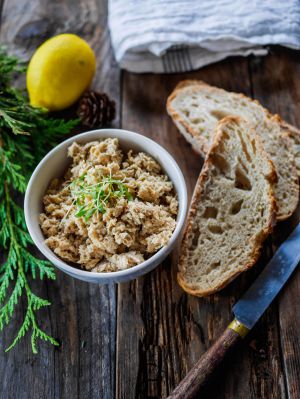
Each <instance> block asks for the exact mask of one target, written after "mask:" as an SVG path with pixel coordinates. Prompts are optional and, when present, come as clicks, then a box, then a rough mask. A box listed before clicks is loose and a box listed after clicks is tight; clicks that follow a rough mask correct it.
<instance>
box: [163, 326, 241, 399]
mask: <svg viewBox="0 0 300 399" xmlns="http://www.w3.org/2000/svg"><path fill="white" fill-rule="evenodd" d="M248 331H249V330H248V329H247V328H246V327H245V326H244V325H243V324H241V323H239V322H238V321H237V320H236V319H235V320H234V321H233V322H232V323H231V324H230V325H229V326H228V327H227V328H226V330H225V331H224V332H223V334H222V335H221V337H220V338H219V339H218V340H217V341H216V342H215V343H214V344H213V346H212V347H211V348H210V349H209V350H208V351H207V352H206V353H204V355H203V356H202V357H201V358H200V360H199V361H198V362H197V363H196V364H195V366H194V367H193V368H192V369H191V370H190V371H189V373H188V374H187V375H186V376H185V378H184V379H183V380H182V381H181V382H180V383H179V385H178V386H177V387H176V388H175V389H174V391H173V392H172V393H171V394H170V396H169V397H168V399H191V398H195V397H196V395H197V393H198V392H199V390H200V388H201V387H203V386H204V385H205V383H206V382H207V380H208V379H209V377H210V376H211V374H212V373H213V371H214V370H215V369H216V367H217V366H218V365H219V364H220V363H221V361H222V360H223V358H224V357H225V355H226V354H227V353H228V352H229V351H230V349H232V348H233V347H234V346H235V345H236V344H237V343H238V342H240V341H241V340H242V338H243V337H244V336H245V335H246V334H247V332H248Z"/></svg>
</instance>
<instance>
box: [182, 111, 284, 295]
mask: <svg viewBox="0 0 300 399" xmlns="http://www.w3.org/2000/svg"><path fill="white" fill-rule="evenodd" d="M274 179H276V173H275V170H274V166H273V164H272V162H270V161H269V159H268V156H267V154H266V152H265V151H264V148H263V145H262V143H261V140H260V138H259V137H258V136H257V134H256V133H255V131H254V130H253V129H252V127H251V125H249V123H248V122H246V121H245V120H243V119H241V118H238V117H226V118H224V119H223V120H222V121H221V122H219V124H218V126H217V128H216V134H215V136H214V139H213V143H212V145H211V148H210V150H209V151H208V153H207V157H206V159H205V162H204V166H203V168H202V171H201V173H200V176H199V179H198V182H197V184H196V187H195V191H194V194H193V198H192V202H191V207H190V210H189V215H188V219H187V224H186V228H185V233H184V236H183V241H182V246H181V254H180V258H179V272H178V282H179V284H180V285H181V286H182V288H183V289H184V290H185V291H187V292H188V293H190V294H193V295H198V296H206V295H210V294H212V293H214V292H216V291H218V290H220V289H221V288H223V287H224V286H225V285H226V284H228V283H229V282H230V281H231V280H233V279H234V278H235V277H236V276H237V275H238V274H240V273H241V272H243V271H245V270H247V269H249V268H250V267H251V266H253V265H254V264H255V262H256V261H257V259H258V257H259V254H260V250H261V247H262V243H263V241H264V240H265V238H266V237H267V235H268V234H269V233H270V232H271V231H272V228H273V225H274V224H275V220H276V201H275V198H274V194H273V189H272V185H273V183H272V182H274Z"/></svg>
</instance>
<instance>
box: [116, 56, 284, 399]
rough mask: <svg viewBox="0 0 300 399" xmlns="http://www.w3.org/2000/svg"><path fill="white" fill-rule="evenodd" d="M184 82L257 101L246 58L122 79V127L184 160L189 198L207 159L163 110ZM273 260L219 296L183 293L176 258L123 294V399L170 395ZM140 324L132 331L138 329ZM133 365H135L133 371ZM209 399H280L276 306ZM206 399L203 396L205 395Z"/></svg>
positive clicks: (120, 360) (119, 382)
mask: <svg viewBox="0 0 300 399" xmlns="http://www.w3.org/2000/svg"><path fill="white" fill-rule="evenodd" d="M184 78H198V79H203V80H205V81H207V82H208V83H210V84H215V85H218V86H220V87H224V88H225V89H228V90H233V91H242V92H244V93H246V94H247V95H251V92H252V87H251V81H250V79H249V75H248V64H247V61H246V60H243V59H234V60H230V61H226V62H222V63H220V64H218V65H214V66H210V67H208V68H205V69H203V70H201V71H199V72H196V73H193V74H185V75H169V76H166V75H156V76H154V75H134V74H130V73H125V74H124V80H123V108H122V115H123V118H122V127H123V128H125V129H131V130H134V131H137V132H140V133H143V134H145V135H148V136H149V137H151V138H153V139H155V140H156V141H158V142H159V143H161V144H162V145H164V146H165V147H166V148H167V149H168V150H169V151H170V152H171V154H173V155H174V157H175V159H176V160H177V161H178V163H179V165H180V167H181V168H182V171H183V173H184V175H185V177H186V179H187V184H188V190H189V194H191V192H192V190H193V187H194V184H195V181H196V178H197V176H198V173H199V170H200V168H201V164H202V161H201V160H200V158H199V157H198V156H197V155H196V154H194V153H193V152H192V151H191V149H190V147H189V146H188V145H187V144H186V142H185V140H184V139H183V138H182V137H181V135H180V134H179V133H178V132H177V130H176V128H175V127H174V126H173V124H172V122H171V121H170V120H169V118H168V117H167V115H166V112H165V101H166V98H167V95H168V94H169V93H170V91H171V90H172V89H173V87H174V86H175V84H176V83H177V82H178V81H180V80H181V79H184ZM269 256H270V251H269V248H268V246H266V250H265V252H264V256H263V257H262V260H261V262H260V263H259V264H258V266H257V267H256V268H255V269H253V270H252V271H250V272H248V273H247V274H244V275H243V276H241V277H240V278H239V279H237V280H236V281H235V282H234V283H233V284H231V285H230V286H229V287H228V288H227V289H226V290H224V291H222V292H221V293H220V294H218V295H214V296H211V297H209V298H207V299H200V298H195V297H192V296H188V295H186V294H184V292H183V291H182V290H181V289H180V288H179V287H178V285H177V283H176V276H175V274H176V273H175V268H176V254H173V257H172V258H170V259H168V260H166V261H165V262H164V264H163V265H161V266H160V267H159V268H157V270H155V271H154V272H153V273H151V274H149V275H147V276H145V277H143V278H140V279H138V280H136V281H134V282H132V283H128V284H122V285H120V286H119V289H118V328H117V397H118V398H122V399H123V398H126V399H130V398H144V397H153V398H158V397H162V398H164V397H166V396H167V394H168V393H169V392H170V391H171V389H172V388H174V386H175V385H176V384H177V383H178V382H179V380H180V379H181V378H182V377H183V376H184V375H185V374H186V372H187V371H188V370H189V369H190V368H191V367H192V365H193V364H194V363H195V362H196V360H197V359H198V358H199V356H200V355H201V354H202V353H203V352H204V351H205V350H206V349H207V348H208V347H209V346H210V345H211V343H212V342H213V341H214V340H216V339H217V337H218V336H219V335H220V334H221V332H222V331H223V330H224V328H225V327H226V325H227V323H228V322H229V321H230V318H231V306H232V304H233V303H234V302H235V300H236V299H237V298H238V297H239V296H240V295H241V293H242V292H243V291H244V290H245V288H246V287H247V286H248V285H249V284H250V282H251V281H252V280H253V279H254V277H255V276H256V275H257V274H258V273H259V271H260V270H261V267H262V264H263V263H264V262H265V261H266V259H267V258H268V257H269ZM132 326H134V328H132ZM128 365H130V366H129V367H128ZM221 372H222V374H220V372H219V373H218V374H217V378H215V379H214V380H213V382H212V384H210V386H209V387H208V388H207V392H205V393H203V397H207V398H212V397H213V398H233V397H234V398H245V397H249V398H267V397H273V398H278V399H279V398H282V397H283V395H284V383H283V374H282V370H281V367H280V352H279V347H278V333H277V318H276V308H272V309H270V310H269V311H268V312H267V314H266V315H265V317H264V318H263V319H262V321H261V322H260V323H259V325H258V326H257V328H256V330H255V331H254V332H253V334H252V335H251V336H250V337H249V338H248V340H247V341H246V345H245V346H244V347H243V348H241V350H240V351H239V353H237V354H236V355H235V356H234V357H231V358H230V359H229V360H228V361H227V363H225V364H224V365H223V367H222V369H221ZM201 397H202V396H201Z"/></svg>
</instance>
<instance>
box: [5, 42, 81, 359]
mask: <svg viewBox="0 0 300 399" xmlns="http://www.w3.org/2000/svg"><path fill="white" fill-rule="evenodd" d="M24 71H25V67H24V64H23V63H22V62H20V61H19V60H18V59H17V58H16V57H11V56H9V55H8V54H7V53H6V51H5V49H4V48H2V47H0V131H1V135H0V251H1V253H3V254H4V258H3V259H4V261H3V263H2V264H1V265H0V330H2V329H3V328H4V327H5V325H7V324H8V323H9V322H10V321H11V320H12V318H13V317H14V312H15V308H16V306H17V305H18V304H19V303H20V302H21V301H22V303H23V304H24V305H23V306H27V308H26V311H25V317H24V320H23V322H22V324H21V326H20V328H19V330H18V331H17V333H16V336H15V338H14V340H13V341H12V343H11V345H10V346H9V347H8V348H7V349H6V350H10V349H12V348H13V347H14V346H15V345H16V344H17V343H18V342H19V340H20V339H21V338H23V337H24V336H25V335H26V333H27V332H29V331H31V347H32V351H33V353H37V345H36V341H37V338H39V339H41V340H44V341H46V342H49V343H51V344H53V345H58V343H57V341H56V340H55V339H54V338H52V337H50V336H49V335H48V334H46V333H45V332H44V331H42V330H41V329H40V328H39V326H38V322H37V320H36V312H38V309H40V308H41V307H43V306H48V305H49V304H50V302H49V301H48V300H47V299H43V298H40V297H38V296H36V295H35V294H34V293H33V292H32V290H31V288H30V278H33V279H35V278H38V277H39V278H40V279H44V278H48V279H55V272H54V268H53V267H52V265H51V264H50V263H49V262H48V261H46V260H42V259H38V258H36V257H35V256H34V255H32V253H31V252H30V251H31V244H32V240H31V237H30V235H29V234H28V231H27V228H26V223H25V218H24V212H23V209H22V207H20V206H19V205H17V202H16V200H15V198H18V199H20V193H21V194H23V193H24V192H25V190H26V186H27V182H28V179H29V177H30V175H31V173H32V171H33V169H34V167H35V166H36V164H37V162H38V161H39V160H40V159H41V158H42V157H43V156H44V155H45V153H46V152H47V151H48V149H50V148H51V147H53V146H54V145H56V144H57V143H58V142H59V140H61V139H62V138H63V137H64V136H65V135H66V134H68V133H70V131H71V130H72V129H73V127H75V126H76V125H77V124H78V122H79V120H78V119H73V120H69V121H65V120H63V119H58V118H51V117H49V115H48V113H47V111H46V110H45V109H41V108H33V107H31V106H30V104H29V103H28V98H27V96H26V94H25V92H24V91H21V90H18V89H15V88H13V87H11V86H10V84H11V82H12V78H13V76H14V75H15V74H16V73H22V72H24Z"/></svg>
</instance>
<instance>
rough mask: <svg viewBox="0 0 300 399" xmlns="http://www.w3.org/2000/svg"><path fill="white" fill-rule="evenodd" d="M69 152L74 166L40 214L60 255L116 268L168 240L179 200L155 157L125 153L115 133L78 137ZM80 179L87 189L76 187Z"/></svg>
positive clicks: (86, 265) (95, 267)
mask: <svg viewBox="0 0 300 399" xmlns="http://www.w3.org/2000/svg"><path fill="white" fill-rule="evenodd" d="M68 155H69V156H70V157H71V158H72V163H71V166H70V168H69V169H68V170H67V172H66V174H65V176H64V178H63V179H54V180H53V181H52V182H51V183H50V186H49V188H48V190H47V192H46V194H45V196H44V198H43V205H44V212H43V213H42V214H41V215H40V225H41V229H42V231H43V234H44V236H45V237H46V241H45V242H46V244H47V245H48V247H49V248H50V249H51V250H53V251H54V253H55V254H56V255H58V256H59V257H60V258H62V259H63V260H65V261H68V262H72V263H75V264H78V265H80V266H81V267H82V268H83V269H85V270H89V271H96V272H110V271H118V270H123V269H128V268H130V267H132V266H135V265H137V264H139V263H141V262H143V261H144V260H145V259H147V258H149V257H150V256H151V255H152V254H154V253H155V252H157V251H158V250H159V249H160V248H162V247H163V246H165V245H166V244H167V243H168V241H169V239H170V238H171V236H172V233H173V231H174V229H175V227H176V217H177V212H178V201H177V196H176V193H175V190H174V187H173V184H172V182H171V181H170V180H169V178H168V176H166V174H164V172H163V171H162V169H161V166H160V165H159V164H158V163H157V162H156V161H155V160H154V159H153V158H152V157H150V156H149V155H148V154H146V153H144V152H139V153H134V152H133V151H129V152H128V153H124V152H123V151H122V150H121V148H120V145H119V141H118V139H112V138H108V139H105V140H103V141H93V142H90V143H87V144H85V145H80V144H78V143H76V142H75V143H73V144H72V145H71V146H70V147H69V149H68ZM77 181H80V185H79V187H80V190H81V191H80V190H78V189H77V191H76V190H74V184H76V182H77ZM107 181H109V182H112V183H110V184H111V187H114V186H115V188H113V190H114V191H111V190H110V191H108V189H107V188H106V187H108V185H107V183H106V182H107ZM101 182H104V183H103V184H102V186H101ZM86 185H88V187H89V188H92V189H93V188H96V189H98V191H91V189H89V190H85V186H86ZM105 190H107V191H105ZM74 192H75V194H74ZM106 192H107V194H106ZM76 195H77V197H76ZM99 198H103V200H101V201H102V202H101V201H100V200H99ZM93 201H94V202H93ZM99 201H100V202H99ZM94 204H95V205H94ZM78 209H79V210H78Z"/></svg>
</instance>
